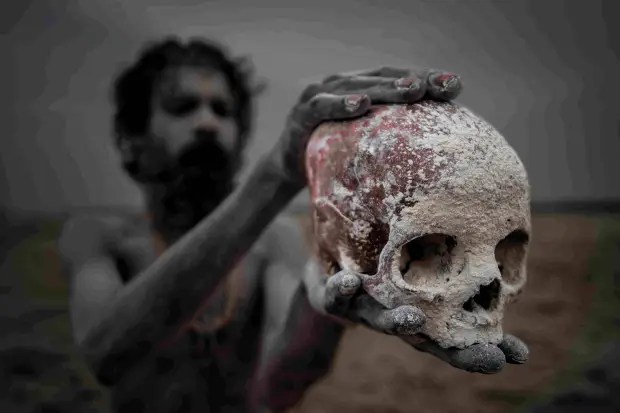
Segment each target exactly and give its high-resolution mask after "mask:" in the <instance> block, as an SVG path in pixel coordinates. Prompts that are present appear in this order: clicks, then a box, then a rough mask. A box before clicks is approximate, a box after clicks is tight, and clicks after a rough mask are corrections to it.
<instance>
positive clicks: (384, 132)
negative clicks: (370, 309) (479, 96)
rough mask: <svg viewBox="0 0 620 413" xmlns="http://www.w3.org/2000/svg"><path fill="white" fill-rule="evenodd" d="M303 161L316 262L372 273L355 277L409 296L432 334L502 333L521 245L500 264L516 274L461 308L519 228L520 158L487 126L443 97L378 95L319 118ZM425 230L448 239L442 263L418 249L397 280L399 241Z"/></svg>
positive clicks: (523, 185) (451, 337) (461, 342)
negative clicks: (351, 114) (360, 111)
mask: <svg viewBox="0 0 620 413" xmlns="http://www.w3.org/2000/svg"><path fill="white" fill-rule="evenodd" d="M306 162H307V164H306V166H307V171H308V178H309V182H310V189H311V196H312V201H313V204H314V208H315V211H314V227H315V235H316V240H317V244H318V248H319V257H320V259H321V260H322V261H325V257H328V259H329V260H330V261H331V264H329V266H331V267H332V268H333V267H334V264H336V265H337V266H338V267H340V268H343V269H349V270H353V271H358V272H361V273H364V274H369V275H372V276H369V277H367V278H366V279H365V281H364V286H365V288H366V290H367V291H368V292H369V294H371V295H372V296H373V297H374V298H375V299H377V300H378V301H380V302H381V303H382V304H384V305H386V306H387V307H390V308H393V307H395V306H397V305H402V304H414V305H417V306H419V307H420V308H421V309H422V310H423V311H425V312H426V313H427V315H428V316H429V317H428V318H429V320H430V321H429V322H427V325H426V327H425V331H423V333H424V334H426V335H428V336H430V337H431V338H433V339H434V340H436V341H437V342H438V343H440V344H441V345H444V346H457V347H463V346H467V345H471V344H473V343H478V342H494V343H496V342H498V341H499V340H500V339H501V320H502V316H503V305H504V303H505V302H506V301H507V299H508V298H510V297H511V296H514V295H516V294H517V293H518V291H519V290H520V288H521V287H522V285H523V283H524V282H525V268H524V262H525V256H526V254H521V255H519V257H520V258H521V259H520V260H511V262H510V263H509V265H511V266H512V267H514V268H512V267H511V268H509V269H506V270H507V271H508V270H509V271H510V272H511V274H517V275H516V276H513V277H510V278H511V279H510V280H509V281H508V280H502V282H501V289H499V290H498V291H500V293H499V296H498V297H497V299H496V300H495V301H494V303H495V304H494V307H493V308H490V309H480V308H477V307H474V309H473V310H472V311H465V310H464V309H463V306H464V305H465V304H464V303H465V302H466V301H467V300H468V299H469V298H471V297H472V296H474V295H475V294H476V293H478V292H479V291H481V288H482V286H485V285H487V284H489V283H491V282H492V281H493V280H495V279H501V274H500V272H499V270H498V263H497V262H496V258H495V247H496V245H497V244H498V243H499V241H501V240H502V239H503V238H505V237H506V236H508V235H509V234H510V233H511V232H512V231H516V230H521V231H524V232H525V233H529V231H530V212H529V184H528V182H527V175H526V173H525V169H524V167H523V165H522V163H521V161H520V160H519V158H518V156H517V155H516V153H515V152H514V150H513V149H512V148H511V147H510V146H509V145H508V143H507V142H506V140H505V139H504V138H503V137H502V136H501V135H500V134H499V133H498V132H497V131H496V130H495V129H494V128H493V127H492V126H491V125H489V124H488V123H487V122H485V121H484V120H483V119H481V118H480V117H478V116H476V115H475V114H473V113H472V112H471V111H469V110H467V109H465V108H463V107H460V106H458V105H455V104H452V103H439V102H432V101H426V102H422V103H418V104H414V105H393V106H382V107H377V108H374V109H373V111H372V112H371V113H370V114H369V115H367V116H365V117H363V118H360V119H355V120H352V121H346V122H331V123H325V124H323V125H321V126H320V127H319V128H318V129H317V130H316V131H315V133H314V134H313V136H312V138H311V140H310V143H309V145H308V151H307V156H306ZM425 234H444V235H447V236H449V237H451V239H454V240H456V246H455V247H454V248H453V249H452V250H451V251H450V254H451V255H450V257H449V259H450V262H451V265H445V262H444V261H441V260H439V261H437V262H444V263H443V264H441V265H440V266H439V267H437V268H434V267H433V265H434V262H435V261H433V259H432V257H430V258H428V260H427V261H428V262H426V261H424V259H426V258H425V257H422V258H419V257H418V259H419V261H420V262H414V263H413V265H409V266H408V267H407V268H408V270H407V271H408V272H407V274H406V277H405V278H406V279H407V281H405V280H404V278H403V275H404V274H401V273H400V271H399V264H398V262H399V260H400V258H401V257H400V255H401V250H402V248H403V245H405V244H406V243H408V242H409V241H411V240H412V239H414V238H416V237H419V236H422V235H425ZM436 238H437V237H436ZM429 242H431V241H429ZM431 247H433V246H431ZM519 247H520V248H522V247H523V246H519ZM428 250H429V251H431V250H433V248H430V249H428ZM444 253H445V252H444ZM513 255H514V254H513ZM324 264H325V263H324ZM507 265H508V264H507ZM325 266H326V267H327V266H328V265H327V264H325Z"/></svg>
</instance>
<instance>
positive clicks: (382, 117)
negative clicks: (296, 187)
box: [306, 102, 450, 273]
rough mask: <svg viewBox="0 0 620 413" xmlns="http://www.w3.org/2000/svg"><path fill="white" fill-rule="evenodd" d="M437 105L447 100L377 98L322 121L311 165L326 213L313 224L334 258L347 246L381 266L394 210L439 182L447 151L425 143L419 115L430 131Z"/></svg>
mask: <svg viewBox="0 0 620 413" xmlns="http://www.w3.org/2000/svg"><path fill="white" fill-rule="evenodd" d="M436 105H443V104H442V103H437V102H430V103H426V102H425V103H422V104H414V105H392V106H379V107H375V108H373V109H372V110H371V111H370V112H369V113H368V114H367V115H366V116H364V117H361V118H357V119H353V120H349V121H340V122H327V123H324V124H322V125H321V126H319V128H317V130H316V131H315V132H314V134H313V135H312V137H311V139H310V142H309V144H308V149H307V153H306V167H307V172H308V180H309V186H310V190H311V198H312V202H313V205H314V207H315V211H318V212H319V215H320V216H323V217H328V219H322V220H321V221H320V222H315V225H314V227H315V235H316V237H317V242H318V245H319V249H324V250H328V251H327V253H328V255H330V256H333V257H334V259H335V260H336V261H341V259H342V257H341V256H339V255H340V254H344V253H346V254H348V257H347V258H349V259H350V260H352V261H354V262H356V263H357V264H358V265H359V267H360V270H361V271H364V272H367V273H368V272H372V270H373V269H376V266H377V262H378V256H379V253H380V252H381V249H382V248H383V246H384V245H385V242H387V239H388V236H389V225H388V221H389V216H390V214H395V213H398V212H399V211H400V208H402V207H403V206H405V205H410V204H411V199H412V196H413V194H414V193H415V192H419V191H422V192H424V191H425V189H427V188H429V187H430V186H432V185H434V184H435V183H436V182H437V181H438V180H439V179H440V178H441V175H442V170H444V169H445V167H446V166H447V165H449V162H450V160H449V157H444V156H442V154H441V153H436V152H435V151H436V149H434V148H433V147H432V146H425V145H423V144H421V143H422V142H423V141H424V139H425V138H426V135H425V131H424V130H423V129H422V128H421V127H420V122H421V121H424V122H425V125H426V126H425V127H426V132H427V131H428V127H429V125H431V126H432V122H433V121H434V119H433V116H436V115H433V107H435V106H436ZM429 109H430V110H429ZM427 114H428V115H430V116H427ZM315 216H316V215H315ZM343 249H346V251H345V252H343ZM323 252H325V251H323Z"/></svg>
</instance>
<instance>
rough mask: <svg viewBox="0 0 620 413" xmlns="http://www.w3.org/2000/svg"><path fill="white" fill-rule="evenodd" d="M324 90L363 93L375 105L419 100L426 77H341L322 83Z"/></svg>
mask: <svg viewBox="0 0 620 413" xmlns="http://www.w3.org/2000/svg"><path fill="white" fill-rule="evenodd" d="M322 89H323V92H326V93H333V94H343V93H347V94H352V93H355V94H363V95H367V96H368V97H369V98H370V101H371V102H372V104H373V105H378V104H398V103H413V102H417V101H419V100H420V99H422V97H424V94H425V93H426V81H425V78H420V77H417V76H409V77H368V76H357V77H348V78H343V79H339V80H336V81H333V82H330V83H327V84H324V85H322Z"/></svg>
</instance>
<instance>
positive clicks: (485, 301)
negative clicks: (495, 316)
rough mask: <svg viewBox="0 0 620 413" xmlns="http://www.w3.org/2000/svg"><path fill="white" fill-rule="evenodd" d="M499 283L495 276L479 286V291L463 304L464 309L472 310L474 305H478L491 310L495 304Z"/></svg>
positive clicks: (499, 287)
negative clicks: (487, 282)
mask: <svg viewBox="0 0 620 413" xmlns="http://www.w3.org/2000/svg"><path fill="white" fill-rule="evenodd" d="M500 291H501V283H500V281H499V280H498V279H497V278H496V279H494V280H493V281H491V282H490V283H489V284H487V285H483V286H482V287H480V291H479V292H478V293H477V294H476V295H474V296H473V297H471V298H470V299H469V300H467V301H466V302H465V304H463V309H464V310H465V311H474V307H476V306H480V307H482V308H483V309H484V310H487V311H491V310H493V309H494V308H495V306H496V305H497V302H498V299H499V294H500Z"/></svg>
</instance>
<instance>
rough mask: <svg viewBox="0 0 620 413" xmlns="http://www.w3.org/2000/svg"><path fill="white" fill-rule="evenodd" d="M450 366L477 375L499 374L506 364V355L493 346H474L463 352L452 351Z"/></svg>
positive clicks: (450, 352)
mask: <svg viewBox="0 0 620 413" xmlns="http://www.w3.org/2000/svg"><path fill="white" fill-rule="evenodd" d="M449 356H450V364H452V365H453V366H455V367H457V368H459V369H463V370H467V371H471V372H477V373H485V374H493V373H498V372H499V371H501V370H502V368H504V365H505V364H506V357H505V356H504V353H503V352H502V351H501V350H500V349H499V348H498V347H497V346H495V345H492V344H474V345H473V346H470V347H467V348H465V349H462V350H450V351H449Z"/></svg>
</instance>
